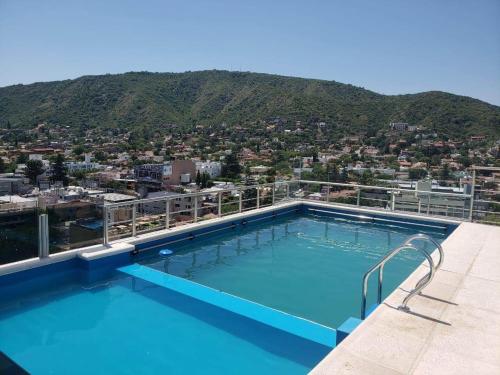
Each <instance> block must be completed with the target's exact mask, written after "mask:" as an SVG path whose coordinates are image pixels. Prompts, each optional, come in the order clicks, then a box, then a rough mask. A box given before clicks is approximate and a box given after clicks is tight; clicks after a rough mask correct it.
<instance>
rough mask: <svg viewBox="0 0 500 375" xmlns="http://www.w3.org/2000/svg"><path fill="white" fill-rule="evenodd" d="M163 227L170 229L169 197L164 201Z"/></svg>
mask: <svg viewBox="0 0 500 375" xmlns="http://www.w3.org/2000/svg"><path fill="white" fill-rule="evenodd" d="M165 228H166V229H170V199H167V200H166V201H165Z"/></svg>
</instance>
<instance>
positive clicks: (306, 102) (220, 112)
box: [0, 70, 500, 138]
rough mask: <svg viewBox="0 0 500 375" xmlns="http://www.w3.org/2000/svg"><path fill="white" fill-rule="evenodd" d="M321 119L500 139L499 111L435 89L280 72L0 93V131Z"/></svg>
mask: <svg viewBox="0 0 500 375" xmlns="http://www.w3.org/2000/svg"><path fill="white" fill-rule="evenodd" d="M276 116H279V117H282V118H286V119H289V120H291V121H295V120H301V121H303V122H304V123H305V124H308V123H312V122H315V121H318V120H323V121H326V122H327V123H328V124H329V125H331V126H335V127H338V129H340V130H341V131H342V132H345V133H356V132H358V131H359V130H366V129H367V128H375V129H378V128H381V127H387V125H388V123H389V122H392V121H403V122H409V123H410V124H414V125H419V126H425V127H427V128H428V129H436V130H438V131H441V132H444V133H445V134H448V135H450V136H452V137H456V136H466V135H471V134H485V135H489V136H493V137H495V138H498V137H500V107H498V106H494V105H491V104H488V103H485V102H482V101H480V100H477V99H473V98H469V97H464V96H458V95H453V94H449V93H445V92H439V91H432V92H424V93H419V94H409V95H381V94H377V93H375V92H372V91H369V90H365V89H363V88H360V87H355V86H352V85H348V84H342V83H338V82H334V81H324V80H317V79H303V78H295V77H284V76H278V75H270V74H261V73H247V72H228V71H217V70H212V71H200V72H185V73H148V72H137V73H136V72H132V73H125V74H113V75H111V74H108V75H100V76H84V77H80V78H77V79H73V80H65V81H56V82H44V83H34V84H29V85H14V86H8V87H3V88H0V126H2V127H3V126H5V124H7V122H10V124H11V126H12V127H13V128H15V127H18V128H31V127H33V125H35V124H37V123H39V122H48V123H52V124H59V125H65V126H66V125H67V126H70V127H84V128H85V127H105V128H113V127H126V128H130V129H134V128H138V127H153V128H158V127H162V126H168V125H167V124H171V123H177V124H179V125H194V124H198V123H203V124H215V123H221V122H226V123H228V124H230V125H233V124H236V123H239V124H241V125H243V126H244V125H245V124H250V123H253V122H255V121H258V120H263V119H267V118H270V117H276Z"/></svg>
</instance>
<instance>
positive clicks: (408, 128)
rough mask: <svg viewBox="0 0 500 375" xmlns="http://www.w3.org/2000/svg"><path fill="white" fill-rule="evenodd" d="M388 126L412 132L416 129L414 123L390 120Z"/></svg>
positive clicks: (393, 129) (395, 129)
mask: <svg viewBox="0 0 500 375" xmlns="http://www.w3.org/2000/svg"><path fill="white" fill-rule="evenodd" d="M389 127H390V129H391V130H392V131H398V132H414V131H415V130H417V127H416V126H415V125H410V124H408V123H407V122H391V123H390V124H389Z"/></svg>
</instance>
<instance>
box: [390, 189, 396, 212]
mask: <svg viewBox="0 0 500 375" xmlns="http://www.w3.org/2000/svg"><path fill="white" fill-rule="evenodd" d="M395 208H396V194H394V190H393V191H391V211H394V209H395Z"/></svg>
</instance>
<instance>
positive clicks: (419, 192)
mask: <svg viewBox="0 0 500 375" xmlns="http://www.w3.org/2000/svg"><path fill="white" fill-rule="evenodd" d="M289 182H298V183H302V184H318V185H326V186H339V187H349V188H357V189H362V190H363V189H367V190H369V189H372V190H385V191H389V192H396V193H397V192H399V191H405V192H414V193H417V194H428V195H436V196H449V197H457V198H461V199H463V198H470V197H471V194H465V193H445V192H440V191H429V190H418V189H409V188H400V187H397V188H394V187H386V186H372V185H360V184H349V183H342V182H326V181H313V180H291V181H289Z"/></svg>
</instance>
